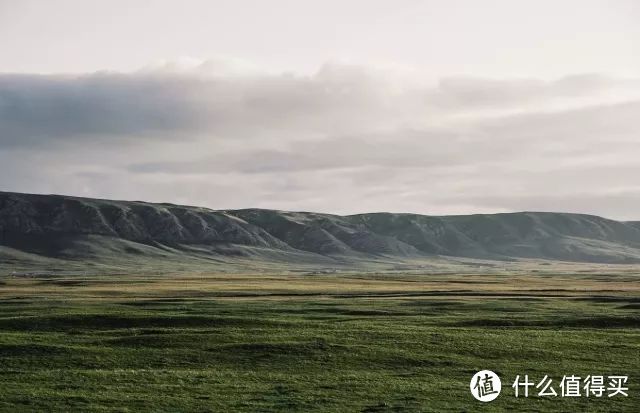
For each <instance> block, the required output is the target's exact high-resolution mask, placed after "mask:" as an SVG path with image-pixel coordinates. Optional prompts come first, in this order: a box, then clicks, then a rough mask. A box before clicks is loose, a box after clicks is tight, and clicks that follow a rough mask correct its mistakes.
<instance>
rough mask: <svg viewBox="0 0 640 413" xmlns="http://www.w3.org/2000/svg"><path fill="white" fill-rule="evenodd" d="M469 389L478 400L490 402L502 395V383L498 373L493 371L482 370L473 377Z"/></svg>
mask: <svg viewBox="0 0 640 413" xmlns="http://www.w3.org/2000/svg"><path fill="white" fill-rule="evenodd" d="M469 389H470V390H471V394H473V397H475V398H476V399H477V400H480V401H481V402H490V401H492V400H494V399H495V398H496V397H498V395H499V394H500V391H501V390H502V382H501V381H500V377H498V375H497V374H496V373H494V372H492V371H491V370H482V371H479V372H477V373H476V374H474V375H473V377H472V378H471V383H469Z"/></svg>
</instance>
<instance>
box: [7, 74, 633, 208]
mask: <svg viewBox="0 0 640 413" xmlns="http://www.w3.org/2000/svg"><path fill="white" fill-rule="evenodd" d="M636 83H637V82H635V81H633V80H616V79H611V78H607V77H602V76H594V75H588V76H587V75H585V76H572V77H567V78H563V79H560V80H557V81H552V82H546V81H540V80H486V79H471V78H468V79H461V78H458V79H454V80H451V79H449V80H444V81H442V82H441V83H440V84H439V85H436V86H435V87H425V86H423V85H421V83H420V82H419V81H414V80H409V81H407V80H406V79H399V78H397V77H393V76H391V77H389V75H387V74H384V73H382V74H381V73H378V72H375V71H370V70H367V69H364V68H361V67H349V66H339V65H328V66H325V67H324V68H323V69H322V70H320V71H319V72H318V73H317V74H315V75H313V76H294V75H286V74H284V75H266V74H256V73H253V72H252V73H249V74H244V73H243V74H242V75H233V76H232V75H229V74H213V75H202V74H192V73H171V72H166V71H162V70H160V71H141V72H137V73H131V74H117V73H98V74H91V75H83V76H26V75H20V76H18V75H0V170H1V171H2V174H0V185H1V186H2V189H5V190H16V191H27V192H29V191H33V192H63V193H69V194H75V195H83V196H96V197H108V198H119V199H146V200H150V201H168V202H174V203H189V204H201V205H204V206H210V207H213V208H234V207H235V208H241V207H265V208H270V207H272V208H281V209H306V210H319V211H327V212H336V213H355V212H366V211H373V210H376V211H382V210H390V211H396V212H403V211H404V212H421V213H433V214H445V213H469V212H489V211H505V210H514V209H543V210H549V209H564V210H570V211H583V212H584V211H591V212H598V213H600V214H602V215H615V216H619V217H625V218H627V217H634V216H635V217H639V216H640V215H638V214H637V213H634V212H633V211H635V209H636V207H635V205H637V196H636V195H635V194H636V192H635V190H636V188H637V184H636V179H635V177H637V176H638V174H639V173H640V169H638V163H637V158H638V154H640V138H639V136H640V126H639V125H638V123H637V119H638V118H639V117H640V89H634V88H636ZM620 89H624V90H625V93H618V91H619V90H620ZM634 91H635V92H634ZM631 92H633V93H636V95H634V94H633V93H631ZM611 96H613V97H614V99H613V100H611ZM634 97H635V100H634ZM558 99H560V100H563V99H570V100H572V104H571V105H569V106H568V107H564V106H563V107H561V108H560V109H558V108H557V107H555V106H554V104H555V102H556V100H558ZM496 108H499V109H505V111H502V110H500V111H497V112H495V111H493V110H494V109H496ZM484 109H488V110H489V112H491V113H482V110H484ZM8 149H11V151H9V150H8ZM607 199H611V200H616V202H617V204H615V205H614V201H608V200H607ZM623 200H626V201H623ZM623 204H624V205H623Z"/></svg>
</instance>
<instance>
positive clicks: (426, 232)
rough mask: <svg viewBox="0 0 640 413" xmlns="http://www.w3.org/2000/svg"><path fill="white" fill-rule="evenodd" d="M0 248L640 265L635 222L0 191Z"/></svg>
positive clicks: (45, 253)
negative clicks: (216, 205)
mask: <svg viewBox="0 0 640 413" xmlns="http://www.w3.org/2000/svg"><path fill="white" fill-rule="evenodd" d="M0 246H2V247H4V251H5V252H4V255H3V254H2V252H1V251H0V265H1V264H3V263H5V264H6V263H10V262H12V258H11V254H13V255H16V254H18V253H20V254H23V253H24V254H30V255H33V256H37V257H54V258H64V259H76V260H78V259H100V258H101V254H104V251H103V250H104V249H105V248H106V249H108V250H109V251H111V250H113V251H111V252H112V253H113V254H112V255H111V256H112V258H113V257H116V258H115V259H118V258H117V257H118V256H119V255H121V257H120V258H121V259H123V260H125V259H126V258H127V256H128V255H130V254H133V255H136V254H138V255H139V254H143V255H144V254H152V255H153V254H155V253H156V252H158V251H167V250H168V251H172V252H176V254H177V253H184V254H186V255H185V259H188V257H189V256H190V255H191V254H195V253H196V252H197V254H199V255H198V256H199V257H207V258H211V259H215V258H216V257H227V256H246V257H251V256H255V257H257V258H256V259H262V258H261V257H264V256H268V257H272V258H273V259H274V260H276V261H282V262H285V263H286V262H288V261H292V262H298V261H299V260H303V261H305V262H306V261H308V262H314V261H317V262H323V263H324V262H327V260H341V261H342V262H350V261H353V262H355V261H358V260H367V259H375V260H385V259H389V260H395V261H403V260H408V259H413V258H422V259H429V258H433V257H441V256H444V257H464V258H474V259H488V260H514V259H515V260H518V259H542V260H557V261H571V262H591V263H640V222H638V221H629V222H624V221H615V220H611V219H607V218H602V217H599V216H596V215H588V214H573V213H558V212H533V211H525V212H509V213H498V214H473V215H449V216H432V215H421V214H413V213H388V212H376V213H362V214H353V215H333V214H326V213H314V212H293V211H280V210H269V209H258V208H248V209H238V210H228V209H226V210H213V209H209V208H203V207H197V206H183V205H176V204H171V203H149V202H144V201H114V200H108V199H93V198H82V197H73V196H65V195H38V194H24V193H15V192H0ZM7 251H10V253H8V252H7ZM111 252H110V254H111ZM256 254H257V255H256ZM7 256H8V257H9V258H7ZM3 257H5V258H3Z"/></svg>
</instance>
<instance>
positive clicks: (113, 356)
mask: <svg viewBox="0 0 640 413" xmlns="http://www.w3.org/2000/svg"><path fill="white" fill-rule="evenodd" d="M0 307H1V308H2V312H1V314H0V410H1V411H7V412H20V411H40V412H41V411H86V412H92V411H95V412H100V411H119V412H125V411H130V412H143V411H171V412H182V411H193V412H205V411H211V412H282V411H294V412H422V411H429V412H431V411H434V412H440V411H558V412H560V411H563V412H567V411H571V412H577V411H618V412H620V411H630V412H631V411H638V408H639V406H640V386H639V384H638V381H639V380H640V276H637V275H635V274H634V273H633V272H630V273H627V274H619V275H616V274H603V275H598V274H592V273H590V274H582V275H571V274H559V275H553V274H544V275H542V274H538V275H535V274H532V275H526V274H521V275H517V276H509V275H482V274H475V275H466V276H456V275H437V276H436V275H431V276H430V275H419V274H415V275H398V274H386V275H384V274H383V275H360V274H353V273H352V274H344V275H335V274H332V275H313V276H312V275H292V274H282V275H278V274H276V275H238V274H236V275H225V274H210V275H207V274H197V275H192V276H189V275H183V276H176V277H167V276H163V277H153V276H112V277H108V276H101V277H82V278H79V277H73V278H64V277H53V278H39V277H32V278H25V277H5V278H3V279H2V280H0ZM482 369H490V370H493V371H495V372H496V373H498V374H499V375H500V376H501V378H502V380H503V390H502V394H501V395H500V397H498V398H497V399H496V400H495V401H493V402H491V403H488V404H483V403H480V402H478V401H476V400H475V399H473V397H472V396H471V394H470V392H469V381H470V379H471V377H472V375H473V374H474V373H475V372H476V371H478V370H482ZM517 374H520V375H523V374H528V375H529V377H530V378H532V379H534V381H536V382H537V381H539V380H540V379H542V377H543V376H544V375H549V376H550V377H551V378H553V380H554V382H553V383H554V387H555V388H556V390H557V391H558V393H559V392H560V388H559V382H560V380H561V378H562V376H563V375H571V374H575V375H577V376H586V375H589V374H592V375H595V374H601V375H605V376H606V375H614V374H615V375H628V376H629V382H628V383H627V384H628V387H629V392H628V393H629V397H620V396H616V397H614V398H608V397H606V394H605V396H604V397H602V398H594V397H590V398H587V397H580V398H561V397H556V398H540V397H536V394H535V392H534V394H533V395H531V396H530V397H529V398H515V397H514V394H513V389H512V388H511V384H512V382H513V379H514V378H515V376H516V375H517Z"/></svg>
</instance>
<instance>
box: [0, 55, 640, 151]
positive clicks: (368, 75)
mask: <svg viewBox="0 0 640 413" xmlns="http://www.w3.org/2000/svg"><path fill="white" fill-rule="evenodd" d="M414 83H415V84H414ZM620 83H621V81H616V80H612V79H608V78H605V77H599V76H586V75H585V76H574V77H568V78H564V79H560V80H558V81H555V82H542V81H536V80H513V81H496V80H486V79H472V78H466V79H465V78H458V79H449V80H443V81H442V82H441V83H440V84H439V86H437V87H436V88H428V87H424V86H419V83H417V82H413V83H412V82H411V81H406V80H404V79H402V78H401V77H393V76H389V75H383V74H380V73H378V72H375V71H370V70H367V69H366V68H363V67H357V66H341V65H326V66H324V67H323V68H322V69H321V70H320V71H318V73H316V74H315V75H313V76H294V75H287V74H283V75H266V74H263V75H259V74H251V75H243V76H231V75H216V76H203V75H201V74H199V73H196V74H193V73H188V72H187V73H173V72H163V71H141V72H136V73H131V74H120V73H108V72H105V73H95V74H88V75H81V76H71V75H68V76H53V75H52V76H48V75H39V76H37V75H0V125H1V126H2V133H1V135H0V145H2V146H3V147H18V146H22V147H25V146H34V145H40V144H64V143H66V142H82V143H84V144H91V143H94V142H102V141H107V142H114V141H116V142H118V143H119V144H123V143H127V142H128V141H133V140H135V139H157V140H162V139H174V140H176V139H188V138H192V137H194V136H202V135H205V136H209V138H210V139H235V138H241V139H245V138H256V137H257V138H265V137H267V136H269V137H276V139H277V138H280V139H288V138H289V137H295V136H296V135H298V137H300V136H314V137H317V136H326V135H341V134H358V133H362V132H379V131H384V130H393V129H398V128H402V127H404V128H406V127H414V126H419V125H422V124H424V123H425V122H426V123H429V122H437V121H438V117H440V116H442V111H443V110H444V111H445V112H446V111H448V112H453V113H457V112H460V111H464V110H468V109H475V108H478V107H488V108H492V107H496V106H498V107H509V106H513V105H516V106H517V105H518V104H519V103H521V102H526V101H531V100H534V101H540V100H543V101H544V100H552V99H554V98H555V97H562V96H567V95H569V96H575V95H579V94H589V93H596V92H598V91H599V90H605V89H607V88H615V87H618V86H619V84H620ZM398 84H401V86H398ZM629 84H634V85H635V84H636V83H634V82H631V81H629Z"/></svg>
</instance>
